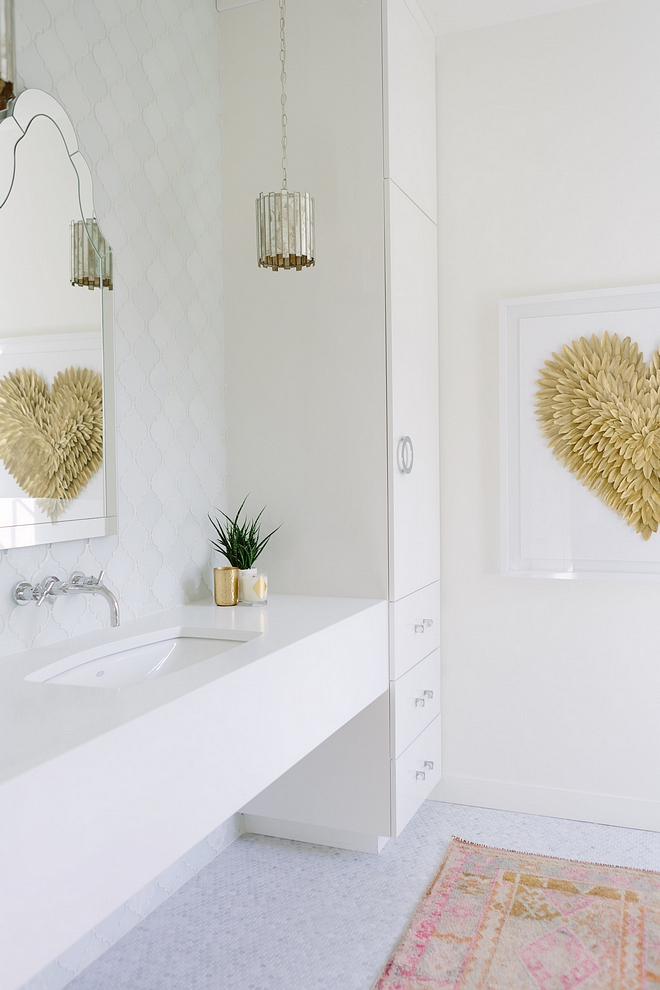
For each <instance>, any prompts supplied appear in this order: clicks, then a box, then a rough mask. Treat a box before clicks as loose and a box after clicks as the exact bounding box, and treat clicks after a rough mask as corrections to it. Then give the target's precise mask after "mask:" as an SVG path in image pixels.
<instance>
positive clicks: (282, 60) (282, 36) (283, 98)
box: [280, 0, 287, 189]
mask: <svg viewBox="0 0 660 990" xmlns="http://www.w3.org/2000/svg"><path fill="white" fill-rule="evenodd" d="M285 16H286V0H280V63H281V66H282V71H281V72H280V82H281V83H282V95H281V96H280V103H281V104H282V189H286V188H287V184H286V169H287V158H286V124H287V119H286V89H285V86H286V37H285V34H284V18H285Z"/></svg>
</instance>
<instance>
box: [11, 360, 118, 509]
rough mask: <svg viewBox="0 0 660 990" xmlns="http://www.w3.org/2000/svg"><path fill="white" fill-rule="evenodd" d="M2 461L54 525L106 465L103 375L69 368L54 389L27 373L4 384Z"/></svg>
mask: <svg viewBox="0 0 660 990" xmlns="http://www.w3.org/2000/svg"><path fill="white" fill-rule="evenodd" d="M0 458H1V459H2V461H3V462H4V465H5V467H6V468H7V470H8V471H9V473H10V474H11V475H12V477H13V478H15V480H16V481H17V482H18V484H19V485H20V486H21V488H22V489H23V491H24V492H26V493H27V494H28V495H29V496H30V497H31V498H35V499H38V500H39V503H40V505H41V507H42V508H43V510H44V511H45V512H46V513H47V514H48V515H49V516H50V518H51V519H52V520H53V522H54V521H55V520H56V519H57V518H58V517H59V516H60V515H61V514H62V512H63V511H64V509H65V508H66V507H67V505H68V504H69V503H70V502H71V500H72V499H74V498H76V496H77V495H79V494H80V492H81V491H82V490H83V488H84V487H85V486H86V485H87V483H88V482H89V481H90V479H91V478H92V476H93V475H94V474H95V473H96V471H98V469H99V468H100V466H101V464H102V461H103V390H102V385H101V376H100V375H99V374H98V373H97V372H95V371H90V370H88V369H86V368H67V369H66V371H60V372H58V374H57V375H55V378H54V379H53V385H52V388H51V389H50V391H49V389H48V386H47V385H46V383H45V382H44V380H43V378H42V377H41V375H39V374H37V372H36V371H32V370H29V369H27V368H20V369H18V370H16V371H13V372H10V374H8V375H6V376H5V377H4V378H3V379H2V380H1V381H0Z"/></svg>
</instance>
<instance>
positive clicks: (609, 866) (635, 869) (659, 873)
mask: <svg viewBox="0 0 660 990" xmlns="http://www.w3.org/2000/svg"><path fill="white" fill-rule="evenodd" d="M450 842H460V843H461V845H464V846H475V847H476V848H477V849H492V850H494V852H503V853H510V854H511V855H513V856H535V857H536V858H537V859H554V860H557V861H558V862H560V863H561V862H563V863H576V864H577V865H578V866H602V867H603V868H604V869H606V870H627V871H628V872H629V873H652V874H653V875H654V876H656V877H660V870H646V869H644V868H643V867H641V866H619V864H618V863H596V862H594V861H593V860H591V859H571V858H570V857H569V856H548V855H547V854H546V853H531V852H523V851H522V850H520V849H503V848H502V847H501V846H487V845H485V844H484V843H482V842H470V840H469V839H460V838H459V837H458V836H457V835H452V837H451V839H450ZM446 858H447V857H446V856H445V859H446ZM443 866H444V860H443ZM440 869H442V866H441V867H440ZM439 872H440V870H438V873H439ZM436 876H437V874H436Z"/></svg>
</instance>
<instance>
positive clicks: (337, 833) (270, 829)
mask: <svg viewBox="0 0 660 990" xmlns="http://www.w3.org/2000/svg"><path fill="white" fill-rule="evenodd" d="M243 830H244V831H245V832H254V833H255V834H256V835H272V836H274V837H275V838H277V839H295V840H296V841H297V842H311V843H313V844H314V845H318V846H334V847H335V849H352V850H353V851H354V852H366V853H376V854H378V853H379V852H382V850H383V849H384V848H385V845H386V843H387V842H389V839H388V838H386V837H384V836H382V835H366V834H365V833H363V832H345V831H344V830H343V829H340V828H325V827H324V826H322V825H304V824H302V823H301V822H286V821H282V819H280V818H264V817H263V816H262V815H246V814H244V815H243Z"/></svg>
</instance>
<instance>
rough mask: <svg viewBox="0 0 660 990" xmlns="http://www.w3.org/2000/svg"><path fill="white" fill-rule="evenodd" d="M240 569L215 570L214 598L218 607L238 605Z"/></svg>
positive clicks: (218, 568)
mask: <svg viewBox="0 0 660 990" xmlns="http://www.w3.org/2000/svg"><path fill="white" fill-rule="evenodd" d="M238 574H239V570H238V567H214V568H213V598H214V600H215V604H216V605H238Z"/></svg>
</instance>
